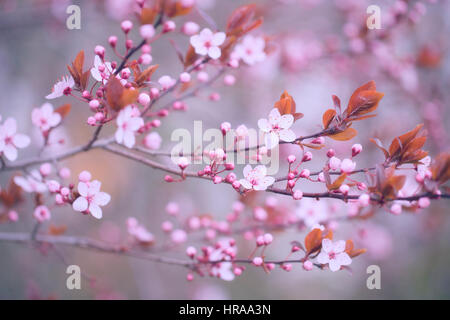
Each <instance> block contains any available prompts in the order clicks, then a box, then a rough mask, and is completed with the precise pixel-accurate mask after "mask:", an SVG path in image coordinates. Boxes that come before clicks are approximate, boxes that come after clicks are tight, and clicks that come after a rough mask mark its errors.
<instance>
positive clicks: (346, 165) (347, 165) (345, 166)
mask: <svg viewBox="0 0 450 320" xmlns="http://www.w3.org/2000/svg"><path fill="white" fill-rule="evenodd" d="M355 167H356V162H353V161H352V160H350V159H344V160H342V162H341V171H342V172H345V173H350V172H352V171H353V170H355Z"/></svg>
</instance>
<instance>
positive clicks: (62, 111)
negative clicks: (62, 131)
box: [55, 103, 71, 119]
mask: <svg viewBox="0 0 450 320" xmlns="http://www.w3.org/2000/svg"><path fill="white" fill-rule="evenodd" d="M70 109H71V105H70V103H66V104H63V105H62V106H60V107H58V108H57V109H56V110H55V112H57V113H59V114H60V115H61V118H62V119H64V118H65V117H67V115H68V114H69V112H70Z"/></svg>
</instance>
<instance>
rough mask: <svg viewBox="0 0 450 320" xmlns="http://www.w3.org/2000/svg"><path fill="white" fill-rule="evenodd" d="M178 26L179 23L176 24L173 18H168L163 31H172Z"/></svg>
mask: <svg viewBox="0 0 450 320" xmlns="http://www.w3.org/2000/svg"><path fill="white" fill-rule="evenodd" d="M176 27H177V25H176V24H175V22H173V21H172V20H168V21H166V22H164V24H163V32H164V33H166V32H171V31H173V30H175V28H176Z"/></svg>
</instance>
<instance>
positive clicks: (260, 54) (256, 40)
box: [234, 35, 266, 65]
mask: <svg viewBox="0 0 450 320" xmlns="http://www.w3.org/2000/svg"><path fill="white" fill-rule="evenodd" d="M265 46H266V42H265V41H264V38H262V37H254V36H252V35H248V36H245V38H244V40H242V43H240V44H238V45H236V49H235V51H234V53H235V54H236V56H237V57H239V58H240V59H242V60H243V61H244V62H245V63H246V64H248V65H254V64H255V63H257V62H262V61H264V60H265V59H266V53H265V52H264V47H265Z"/></svg>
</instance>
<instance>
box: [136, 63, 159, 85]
mask: <svg viewBox="0 0 450 320" xmlns="http://www.w3.org/2000/svg"><path fill="white" fill-rule="evenodd" d="M158 66H159V65H157V64H155V65H153V66H150V67H148V68H147V69H145V70H144V71H142V72H141V73H140V74H139V76H138V77H137V78H136V80H135V82H136V84H137V85H138V86H141V85H142V84H143V83H144V82H145V81H149V80H150V77H151V76H152V74H153V73H154V72H155V71H156V69H158Z"/></svg>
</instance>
